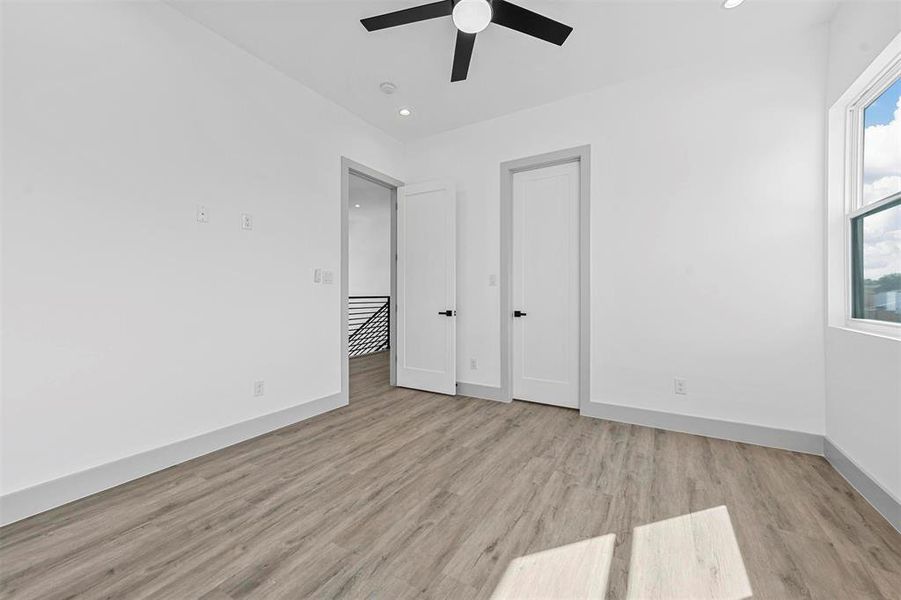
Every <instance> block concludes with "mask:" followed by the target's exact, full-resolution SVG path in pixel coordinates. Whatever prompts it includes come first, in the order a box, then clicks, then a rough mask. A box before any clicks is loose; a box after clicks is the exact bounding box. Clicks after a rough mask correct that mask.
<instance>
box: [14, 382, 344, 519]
mask: <svg viewBox="0 0 901 600" xmlns="http://www.w3.org/2000/svg"><path fill="white" fill-rule="evenodd" d="M346 404H347V398H343V397H342V395H341V394H340V393H339V394H334V395H332V396H326V397H325V398H319V399H318V400H313V401H311V402H305V403H303V404H299V405H297V406H292V407H290V408H286V409H284V410H280V411H277V412H274V413H270V414H268V415H262V416H260V417H256V418H253V419H250V420H248V421H242V422H241V423H235V424H234V425H229V426H228V427H223V428H222V429H217V430H215V431H210V432H208V433H204V434H201V435H198V436H196V437H192V438H188V439H186V440H181V441H178V442H175V443H173V444H169V445H167V446H162V447H160V448H154V449H153V450H147V451H146V452H140V453H138V454H134V455H132V456H126V457H125V458H120V459H119V460H115V461H113V462H109V463H106V464H103V465H99V466H96V467H93V468H90V469H86V470H84V471H79V472H78V473H72V474H70V475H65V476H63V477H60V478H58V479H53V480H51V481H47V482H44V483H39V484H38V485H35V486H32V487H28V488H25V489H22V490H17V491H15V492H10V493H9V494H5V495H3V496H0V525H7V524H9V523H13V522H15V521H19V520H21V519H24V518H26V517H30V516H32V515H36V514H38V513H41V512H44V511H46V510H50V509H51V508H56V507H57V506H62V505H63V504H66V503H68V502H72V501H73V500H78V499H80V498H84V497H86V496H90V495H91V494H96V493H97V492H100V491H103V490H107V489H109V488H112V487H115V486H117V485H121V484H123V483H126V482H128V481H132V480H133V479H137V478H139V477H143V476H145V475H149V474H150V473H154V472H156V471H160V470H162V469H166V468H168V467H171V466H173V465H177V464H179V463H182V462H185V461H188V460H191V459H192V458H197V457H198V456H203V455H204V454H209V453H210V452H214V451H216V450H221V449H222V448H225V447H227V446H231V445H233V444H237V443H239V442H243V441H245V440H249V439H251V438H254V437H257V436H259V435H263V434H264V433H269V432H270V431H274V430H276V429H280V428H282V427H286V426H288V425H292V424H294V423H297V422H299V421H303V420H305V419H309V418H311V417H315V416H316V415H320V414H322V413H325V412H328V411H330V410H334V409H336V408H340V407H341V406H345V405H346Z"/></svg>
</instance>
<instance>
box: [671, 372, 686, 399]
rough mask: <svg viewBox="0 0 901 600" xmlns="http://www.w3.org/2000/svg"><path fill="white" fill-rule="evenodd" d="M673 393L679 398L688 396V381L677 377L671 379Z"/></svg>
mask: <svg viewBox="0 0 901 600" xmlns="http://www.w3.org/2000/svg"><path fill="white" fill-rule="evenodd" d="M673 391H674V392H675V393H676V394H678V395H680V396H685V395H687V394H688V381H686V380H684V379H681V378H679V377H676V378H675V379H673Z"/></svg>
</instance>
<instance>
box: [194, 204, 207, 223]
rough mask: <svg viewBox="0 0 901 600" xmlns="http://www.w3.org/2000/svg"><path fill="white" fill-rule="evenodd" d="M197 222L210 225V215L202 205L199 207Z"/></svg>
mask: <svg viewBox="0 0 901 600" xmlns="http://www.w3.org/2000/svg"><path fill="white" fill-rule="evenodd" d="M197 222H198V223H209V222H210V215H209V213H207V210H206V206H203V205H202V204H198V205H197Z"/></svg>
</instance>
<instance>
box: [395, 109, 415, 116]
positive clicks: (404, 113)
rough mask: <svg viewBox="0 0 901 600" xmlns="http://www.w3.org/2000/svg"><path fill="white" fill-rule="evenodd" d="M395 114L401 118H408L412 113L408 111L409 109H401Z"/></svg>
mask: <svg viewBox="0 0 901 600" xmlns="http://www.w3.org/2000/svg"><path fill="white" fill-rule="evenodd" d="M397 114H399V115H400V116H402V117H409V116H410V115H411V114H413V113H412V112H411V111H410V109H409V108H402V109H400V110H399V111H397Z"/></svg>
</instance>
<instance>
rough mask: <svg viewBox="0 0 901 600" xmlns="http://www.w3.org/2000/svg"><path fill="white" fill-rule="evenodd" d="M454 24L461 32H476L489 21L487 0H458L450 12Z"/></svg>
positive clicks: (486, 25) (489, 14) (483, 27)
mask: <svg viewBox="0 0 901 600" xmlns="http://www.w3.org/2000/svg"><path fill="white" fill-rule="evenodd" d="M452 15H453V19H454V25H456V26H457V29H459V30H460V31H462V32H463V33H478V32H480V31H482V30H483V29H485V28H486V27H488V23H490V22H491V4H490V3H489V2H488V0H460V1H459V2H457V4H456V5H455V6H454V12H453V13H452Z"/></svg>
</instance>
